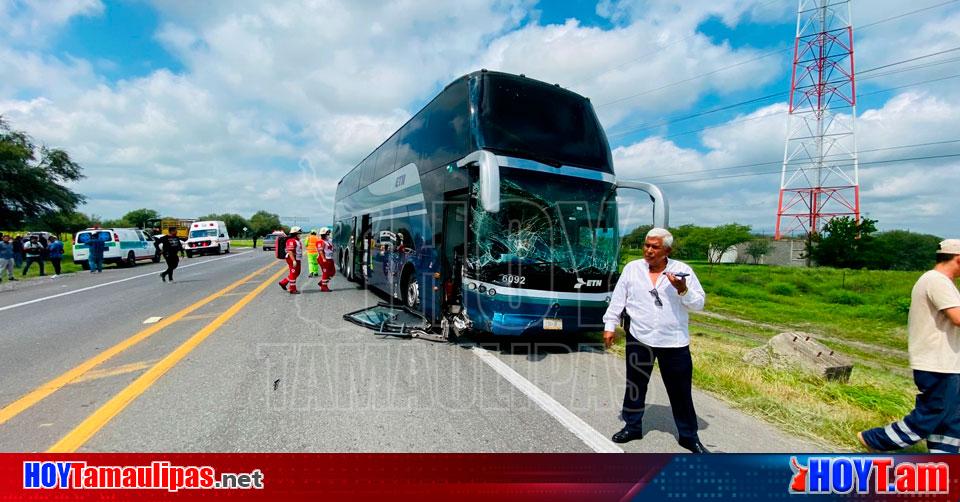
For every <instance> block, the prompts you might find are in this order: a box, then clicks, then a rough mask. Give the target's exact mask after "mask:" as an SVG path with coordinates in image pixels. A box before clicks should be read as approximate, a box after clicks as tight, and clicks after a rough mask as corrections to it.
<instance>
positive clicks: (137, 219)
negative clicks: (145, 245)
mask: <svg viewBox="0 0 960 502" xmlns="http://www.w3.org/2000/svg"><path fill="white" fill-rule="evenodd" d="M159 217H160V213H158V212H156V211H154V210H153V209H147V208H145V207H142V208H140V209H134V210H133V211H130V212H129V213H127V214H125V215H123V218H120V219H121V220H123V221H125V222H127V225H128V226H131V227H137V228H146V227H147V220H152V219H154V218H159Z"/></svg>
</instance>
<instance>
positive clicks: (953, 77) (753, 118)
mask: <svg viewBox="0 0 960 502" xmlns="http://www.w3.org/2000/svg"><path fill="white" fill-rule="evenodd" d="M951 61H960V58H956V59H955V60H948V61H944V62H945V63H946V62H951ZM936 64H941V63H936ZM927 66H935V64H933V63H928V65H925V66H924V67H927ZM913 69H916V68H907V69H904V70H902V71H909V70H913ZM895 73H901V71H893V72H889V73H883V74H876V75H871V76H870V78H875V77H881V76H886V75H893V74H895ZM958 77H960V74H955V75H948V76H946V77H940V78H934V79H929V80H921V81H919V82H912V83H909V84H904V85H898V86H896V87H888V88H886V89H880V90H877V91H872V92H866V93H858V94H857V98H858V99H859V98H863V97H866V96H873V95H876V94H883V93H887V92H893V91H896V90H899V89H903V88H906V87H913V86H916V85H921V84H928V83H932V82H939V81H942V80H951V79H955V78H958ZM864 80H866V78H865V79H864ZM846 108H849V107H846ZM782 117H783V114H781V113H771V114H768V115H760V116H758V117H746V118H742V119H738V120H731V121H730V122H724V123H722V124H714V125H709V126H706V127H701V128H699V129H691V130H689V131H682V132H678V133H673V134H668V135H666V136H660V137H661V138H663V139H669V138H675V137H678V136H686V135H688V134H695V133H698V132H703V131H706V130H709V129H718V128H723V127H730V126H734V125H737V124H742V123H744V122H752V121H754V120H764V119H769V118H782ZM631 132H636V131H631ZM624 135H625V134H623V133H614V134H611V135H608V137H619V136H624Z"/></svg>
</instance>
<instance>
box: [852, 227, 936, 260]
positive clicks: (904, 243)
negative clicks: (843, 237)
mask: <svg viewBox="0 0 960 502" xmlns="http://www.w3.org/2000/svg"><path fill="white" fill-rule="evenodd" d="M941 240H943V239H941V238H940V237H937V236H936V235H929V234H916V233H913V232H908V231H906V230H891V231H888V232H880V233H877V234H876V235H875V236H874V237H873V240H872V242H871V243H870V245H869V246H868V247H867V248H866V249H864V258H863V259H864V266H866V267H867V268H870V269H875V270H928V269H930V268H931V267H933V264H934V262H935V261H936V258H935V256H936V253H937V247H938V246H939V243H940V241H941Z"/></svg>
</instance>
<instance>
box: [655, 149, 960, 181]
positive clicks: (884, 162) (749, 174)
mask: <svg viewBox="0 0 960 502" xmlns="http://www.w3.org/2000/svg"><path fill="white" fill-rule="evenodd" d="M954 157H960V153H951V154H944V155H929V156H925V157H906V158H902V159H887V160H874V161H870V162H859V163H858V164H859V165H860V166H864V165H875V164H891V163H897V162H911V161H917V160H934V159H946V158H954ZM852 165H853V164H848V165H844V164H839V165H837V166H836V167H849V166H852ZM780 173H781V170H780V169H778V170H776V171H765V172H760V173H743V174H730V175H726V176H717V177H715V178H710V179H689V180H676V181H663V182H660V183H657V185H672V184H676V183H695V182H702V181H714V180H722V179H727V178H745V177H748V176H766V175H768V174H780Z"/></svg>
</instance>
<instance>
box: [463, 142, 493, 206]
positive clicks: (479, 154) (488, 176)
mask: <svg viewBox="0 0 960 502" xmlns="http://www.w3.org/2000/svg"><path fill="white" fill-rule="evenodd" d="M471 162H476V163H477V165H478V166H479V168H480V207H482V208H483V210H484V211H486V212H488V213H497V212H499V211H500V166H499V165H498V164H497V156H496V155H494V154H492V153H490V152H488V151H486V150H478V151H476V152H473V153H471V154H470V155H467V156H466V157H464V158H463V159H461V160H460V162H457V165H458V166H464V165H467V164H469V163H471Z"/></svg>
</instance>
